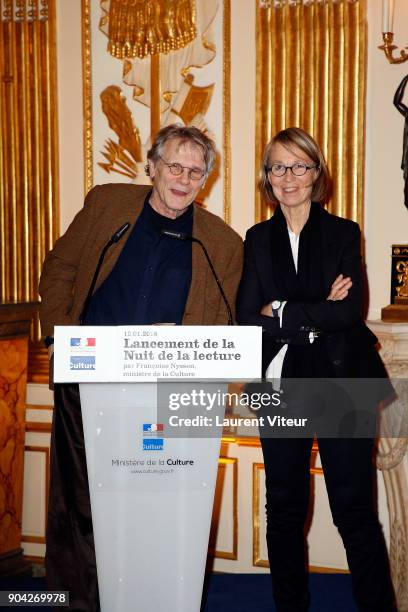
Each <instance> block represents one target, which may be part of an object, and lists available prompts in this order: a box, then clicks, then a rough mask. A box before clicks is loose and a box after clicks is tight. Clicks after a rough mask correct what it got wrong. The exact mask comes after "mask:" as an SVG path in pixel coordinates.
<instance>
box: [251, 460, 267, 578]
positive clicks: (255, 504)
mask: <svg viewBox="0 0 408 612" xmlns="http://www.w3.org/2000/svg"><path fill="white" fill-rule="evenodd" d="M264 471H265V466H264V464H263V463H253V464H252V536H253V537H252V541H253V544H252V564H253V565H254V566H255V567H269V561H268V559H262V558H261V554H260V549H261V535H260V531H261V515H260V510H259V504H260V497H261V493H260V491H261V484H260V474H261V472H264Z"/></svg>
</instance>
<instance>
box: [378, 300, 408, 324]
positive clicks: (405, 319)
mask: <svg viewBox="0 0 408 612" xmlns="http://www.w3.org/2000/svg"><path fill="white" fill-rule="evenodd" d="M381 320H382V321H390V322H393V323H408V305H407V304H390V305H389V306H386V307H385V308H382V310H381Z"/></svg>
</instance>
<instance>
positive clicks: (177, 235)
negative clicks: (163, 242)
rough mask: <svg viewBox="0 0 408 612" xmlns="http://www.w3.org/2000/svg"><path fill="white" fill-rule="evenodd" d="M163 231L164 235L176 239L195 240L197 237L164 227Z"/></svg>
mask: <svg viewBox="0 0 408 612" xmlns="http://www.w3.org/2000/svg"><path fill="white" fill-rule="evenodd" d="M161 233H162V234H163V236H168V237H169V238H176V240H190V241H192V242H194V241H195V238H193V237H192V236H189V235H188V234H185V233H184V232H173V231H172V230H165V229H162V231H161Z"/></svg>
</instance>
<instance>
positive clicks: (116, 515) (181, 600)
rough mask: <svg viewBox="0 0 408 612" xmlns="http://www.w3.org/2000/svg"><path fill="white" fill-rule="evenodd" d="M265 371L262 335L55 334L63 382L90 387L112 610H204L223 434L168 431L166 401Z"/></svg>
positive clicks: (104, 581)
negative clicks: (213, 511) (165, 419)
mask: <svg viewBox="0 0 408 612" xmlns="http://www.w3.org/2000/svg"><path fill="white" fill-rule="evenodd" d="M144 351H146V352H144ZM221 356H222V357H223V358H221ZM260 370H261V330H260V328H250V327H242V328H240V327H222V326H220V327H218V326H217V327H194V326H191V327H190V326H188V327H187V326H185V327H183V326H182V327H175V326H171V327H170V326H169V327H163V326H160V327H156V326H154V327H145V326H137V327H135V326H128V327H120V328H112V327H109V328H107V327H59V328H56V330H55V375H54V378H55V382H79V383H80V394H81V406H82V418H83V425H84V435H85V444H86V457H87V466H88V477H89V488H90V496H91V507H92V519H93V527H94V536H95V551H96V560H97V571H98V582H99V592H100V601H101V611H102V612H129V611H131V610H141V611H143V612H199V610H200V605H201V596H202V587H203V579H204V571H205V563H206V556H207V547H208V537H209V530H210V522H211V514H212V506H213V497H214V489H215V483H216V477H217V467H218V456H219V449H220V441H221V434H222V427H215V428H214V427H213V428H211V430H208V428H207V429H206V428H205V426H202V427H201V429H200V428H199V429H196V430H195V431H194V432H193V434H192V435H191V436H190V435H187V434H186V433H183V431H184V432H185V431H186V430H183V431H182V432H181V434H179V436H178V437H177V434H176V437H171V436H168V435H167V434H168V433H169V432H168V431H166V430H169V429H170V428H169V426H168V423H163V422H161V420H164V417H163V415H165V414H166V409H168V406H166V405H164V406H163V402H164V404H166V403H168V402H166V401H165V400H166V397H169V394H171V397H173V399H174V397H176V396H177V397H180V395H181V393H184V394H187V395H186V396H185V397H188V393H189V392H190V391H191V389H192V388H193V387H194V388H198V387H199V388H200V390H202V391H203V393H204V394H205V393H207V394H211V393H212V394H215V393H219V392H220V391H226V390H227V386H228V385H227V381H228V380H234V379H235V380H241V379H242V380H244V379H252V378H257V377H259V376H260ZM158 379H159V380H160V381H163V382H157V381H158ZM162 384H164V385H165V392H164V394H163V393H161V392H160V389H159V387H160V385H162ZM158 398H159V400H158ZM158 403H159V404H160V406H158ZM187 407H188V406H187ZM200 409H201V408H199V410H200ZM163 410H164V412H163ZM176 413H177V410H176V409H174V411H173V414H176ZM209 415H211V417H209ZM203 416H207V417H209V418H211V419H215V418H216V417H218V419H221V421H222V418H223V416H224V406H221V405H218V406H217V407H215V406H213V408H212V409H211V410H208V406H207V407H205V406H203ZM189 431H192V429H190V430H189ZM180 435H181V436H183V437H180Z"/></svg>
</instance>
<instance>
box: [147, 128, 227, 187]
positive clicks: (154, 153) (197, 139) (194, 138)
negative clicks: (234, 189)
mask: <svg viewBox="0 0 408 612" xmlns="http://www.w3.org/2000/svg"><path fill="white" fill-rule="evenodd" d="M173 139H178V140H180V144H184V143H186V142H190V143H193V144H195V145H197V146H198V147H200V149H201V150H202V153H203V158H204V163H205V173H206V175H207V176H208V175H209V174H210V172H211V170H212V169H213V167H214V163H215V156H216V153H215V144H214V141H213V140H211V138H208V136H206V135H205V134H204V132H202V131H201V130H199V129H198V128H196V127H193V126H190V127H189V126H185V125H181V123H172V124H171V125H167V126H166V127H164V128H162V129H161V130H160V131H159V132H157V135H156V138H155V140H154V142H153V144H152V146H151V148H150V149H149V151H148V152H147V159H148V160H150V161H153V162H157V161H158V160H159V158H160V157H161V153H162V150H163V147H164V145H165V144H166V142H168V141H169V140H173ZM145 172H146V174H147V176H150V173H149V164H147V165H146V166H145Z"/></svg>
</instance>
